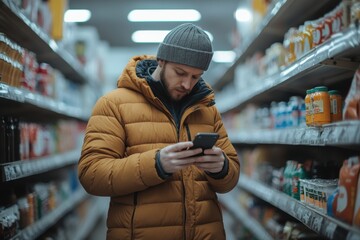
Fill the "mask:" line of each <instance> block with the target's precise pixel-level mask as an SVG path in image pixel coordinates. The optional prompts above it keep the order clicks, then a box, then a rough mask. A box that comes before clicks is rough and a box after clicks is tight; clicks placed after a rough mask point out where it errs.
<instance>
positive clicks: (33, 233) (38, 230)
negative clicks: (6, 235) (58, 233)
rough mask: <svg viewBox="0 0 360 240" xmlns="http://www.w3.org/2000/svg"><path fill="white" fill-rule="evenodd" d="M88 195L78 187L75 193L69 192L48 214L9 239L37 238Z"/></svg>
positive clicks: (29, 239) (28, 239)
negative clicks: (67, 196) (66, 197)
mask: <svg viewBox="0 0 360 240" xmlns="http://www.w3.org/2000/svg"><path fill="white" fill-rule="evenodd" d="M87 197H88V194H87V193H86V192H85V191H84V190H83V189H82V188H80V189H79V190H77V191H76V192H75V193H73V194H71V196H69V198H68V199H66V200H65V201H64V202H63V203H61V205H60V206H59V207H57V208H56V209H54V210H53V211H52V212H50V213H49V214H47V215H45V216H44V217H43V218H41V219H40V220H38V221H36V222H35V223H34V224H32V225H30V226H29V227H27V228H25V229H23V230H22V231H21V232H20V233H18V234H17V235H16V236H15V237H13V238H11V240H23V239H27V240H31V239H37V238H38V237H39V236H40V235H41V234H43V233H44V232H45V231H46V230H47V229H48V228H50V227H51V226H53V225H54V224H55V223H57V222H58V221H59V220H60V219H61V218H62V217H63V216H64V215H65V214H66V213H68V212H69V211H71V210H72V209H73V208H74V206H76V205H77V204H79V203H80V202H82V201H84V200H85V199H86V198H87Z"/></svg>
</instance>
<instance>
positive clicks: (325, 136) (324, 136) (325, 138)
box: [321, 127, 332, 145]
mask: <svg viewBox="0 0 360 240" xmlns="http://www.w3.org/2000/svg"><path fill="white" fill-rule="evenodd" d="M331 132H332V128H331V127H325V128H324V130H323V132H322V133H321V142H322V143H323V144H324V145H326V144H331V143H332V139H331Z"/></svg>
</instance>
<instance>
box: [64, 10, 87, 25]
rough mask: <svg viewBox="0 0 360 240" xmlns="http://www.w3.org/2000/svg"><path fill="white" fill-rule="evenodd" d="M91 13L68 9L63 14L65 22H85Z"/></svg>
mask: <svg viewBox="0 0 360 240" xmlns="http://www.w3.org/2000/svg"><path fill="white" fill-rule="evenodd" d="M90 17H91V12H90V11H89V10H87V9H69V10H67V11H66V12H65V17H64V21H65V22H86V21H88V20H89V19H90Z"/></svg>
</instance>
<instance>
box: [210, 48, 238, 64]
mask: <svg viewBox="0 0 360 240" xmlns="http://www.w3.org/2000/svg"><path fill="white" fill-rule="evenodd" d="M235 57H236V54H235V52H234V51H215V52H214V56H213V58H212V61H214V62H217V63H228V62H230V63H231V62H234V60H235Z"/></svg>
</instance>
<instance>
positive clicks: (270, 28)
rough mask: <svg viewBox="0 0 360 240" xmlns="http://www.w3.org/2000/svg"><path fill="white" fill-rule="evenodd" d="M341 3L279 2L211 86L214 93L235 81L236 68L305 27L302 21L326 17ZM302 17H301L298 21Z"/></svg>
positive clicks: (273, 4)
mask: <svg viewBox="0 0 360 240" xmlns="http://www.w3.org/2000/svg"><path fill="white" fill-rule="evenodd" d="M338 2H339V1H337V0H329V1H311V0H303V1H296V0H277V1H273V3H272V4H271V5H270V6H269V10H268V13H267V15H266V16H265V17H264V19H263V20H262V22H261V23H260V25H259V26H258V29H257V30H256V31H255V32H254V34H253V36H249V37H248V38H246V39H244V44H242V46H241V48H240V49H239V50H238V56H237V58H236V60H235V61H234V63H233V64H232V65H231V66H230V67H229V68H228V69H227V70H226V71H225V72H224V73H223V74H222V75H221V76H219V77H217V78H214V80H213V82H210V84H211V85H212V87H213V88H214V89H215V90H220V89H221V88H222V87H224V86H225V85H227V84H229V83H230V82H232V81H233V80H234V71H235V68H236V66H238V65H239V64H240V63H242V62H244V61H245V60H246V58H248V57H250V56H252V55H253V54H254V53H255V52H257V51H264V50H265V49H266V48H268V47H269V46H270V45H271V44H272V43H274V42H279V41H282V40H283V36H284V33H285V32H286V31H287V30H288V29H289V28H290V27H294V26H298V25H300V24H302V23H303V19H312V18H315V16H316V15H318V14H319V12H321V13H326V12H327V11H329V10H331V9H332V8H334V7H335V6H336V5H337V4H338ZM299 15H301V17H299Z"/></svg>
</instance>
